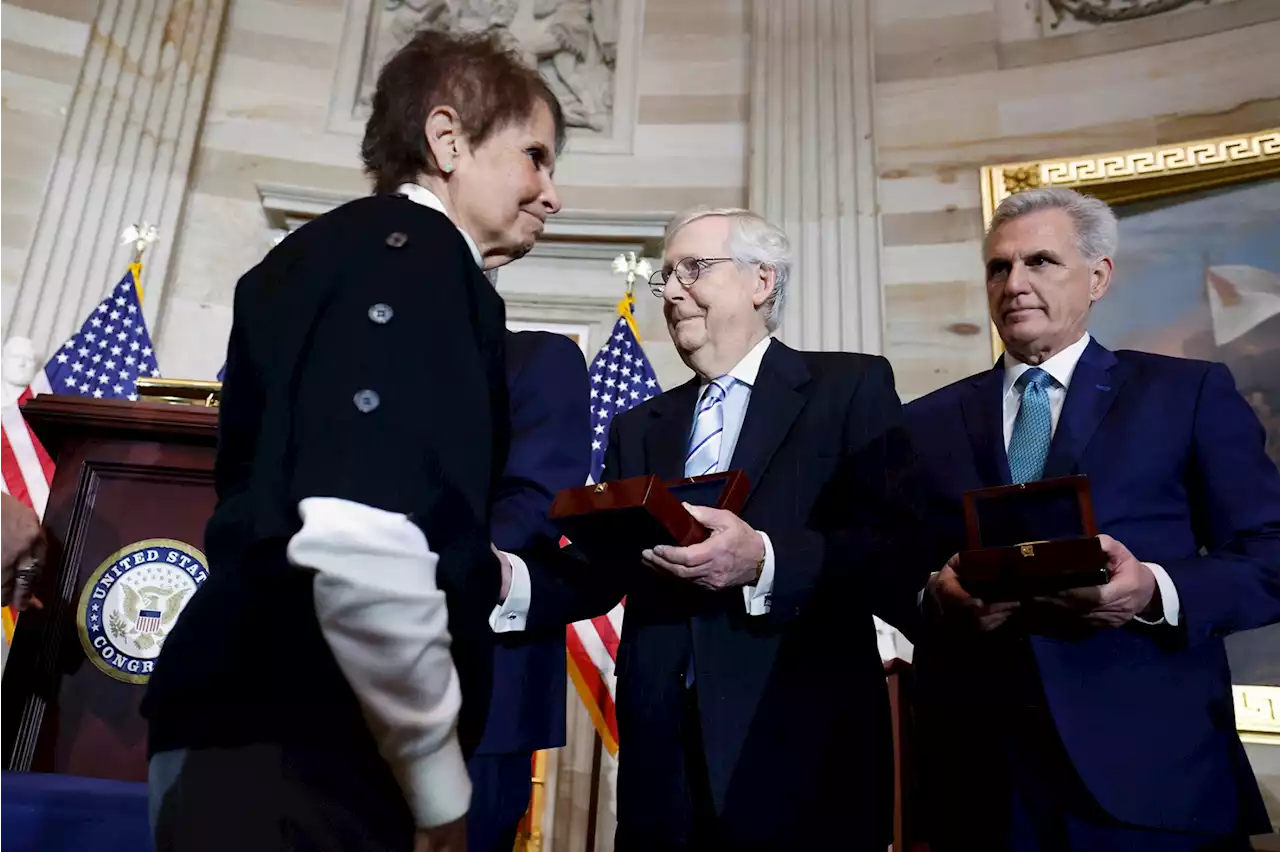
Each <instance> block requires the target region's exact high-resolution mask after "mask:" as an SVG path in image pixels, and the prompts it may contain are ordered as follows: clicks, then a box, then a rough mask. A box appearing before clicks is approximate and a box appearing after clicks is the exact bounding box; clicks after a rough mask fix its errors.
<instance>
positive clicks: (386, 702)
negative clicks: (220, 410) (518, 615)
mask: <svg viewBox="0 0 1280 852" xmlns="http://www.w3.org/2000/svg"><path fill="white" fill-rule="evenodd" d="M298 513H299V515H300V516H301V518H302V529H301V530H299V531H298V533H297V534H296V535H294V536H293V538H292V539H290V541H289V547H288V555H289V561H290V562H291V563H292V564H293V565H295V566H298V567H299V568H303V569H308V570H311V571H314V572H315V575H316V576H315V584H314V598H315V609H316V617H317V619H318V621H319V623H320V630H321V633H322V634H323V635H324V638H325V641H326V642H327V643H328V645H329V648H330V649H331V650H332V652H333V656H334V659H335V660H336V661H337V663H338V666H339V668H341V670H342V673H343V675H344V676H345V677H346V679H347V682H348V683H349V684H351V688H352V690H353V691H354V692H355V694H356V696H357V697H358V698H359V699H360V705H361V708H362V710H363V711H364V716H365V719H366V721H367V723H368V725H369V729H370V730H371V731H372V732H373V735H374V737H375V739H376V740H377V742H378V747H379V751H380V752H381V754H382V757H383V759H384V760H386V761H387V764H388V765H389V766H390V767H391V770H392V772H393V773H394V775H395V777H396V780H397V781H398V782H399V784H400V788H401V789H402V790H403V791H404V795H405V799H406V801H407V802H408V804H409V808H410V810H411V811H412V813H413V816H414V820H415V822H416V824H417V825H418V826H421V827H427V828H430V827H433V826H437V825H443V824H444V823H447V822H452V821H453V820H456V819H458V818H460V817H462V816H464V815H465V814H466V812H467V808H468V806H469V805H470V802H471V781H470V779H469V778H468V777H467V770H466V765H465V763H464V762H463V759H462V750H461V748H460V747H459V745H458V735H457V721H458V711H459V709H460V708H461V706H462V689H461V687H460V685H459V683H458V673H457V671H456V670H455V669H454V665H453V657H452V656H451V655H450V653H449V644H450V637H449V627H448V625H449V612H448V608H447V604H446V600H445V594H444V592H443V591H441V590H440V588H439V587H438V586H437V585H436V565H437V563H438V562H439V557H438V556H437V555H436V554H435V553H432V552H431V549H430V547H429V546H428V543H427V539H426V536H424V535H423V534H422V530H421V528H419V527H418V526H417V525H416V524H414V523H413V522H412V521H410V520H409V519H408V518H407V517H405V516H404V515H401V514H398V513H395V512H386V511H383V510H381V509H375V508H373V507H371V506H366V505H364V504H361V503H355V502H352V501H349V500H340V499H337V498H334V497H308V498H307V499H305V500H302V501H301V502H300V503H299V504H298Z"/></svg>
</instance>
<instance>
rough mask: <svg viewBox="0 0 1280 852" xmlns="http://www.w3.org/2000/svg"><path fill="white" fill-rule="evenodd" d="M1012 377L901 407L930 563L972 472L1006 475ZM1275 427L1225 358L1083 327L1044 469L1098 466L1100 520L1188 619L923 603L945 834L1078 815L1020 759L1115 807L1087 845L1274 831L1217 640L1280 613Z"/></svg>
mask: <svg viewBox="0 0 1280 852" xmlns="http://www.w3.org/2000/svg"><path fill="white" fill-rule="evenodd" d="M1002 396H1003V366H1002V365H1001V364H997V365H996V366H995V368H994V369H992V370H990V371H988V372H986V373H982V374H979V375H977V376H973V377H971V378H968V379H965V380H963V381H960V382H957V383H955V384H953V385H950V386H949V387H946V388H943V389H941V390H939V391H936V392H935V393H932V394H930V395H929V396H926V397H924V398H923V399H920V400H917V401H915V402H913V403H911V404H910V405H908V406H907V408H906V412H907V424H908V429H909V431H910V433H911V440H912V444H913V446H914V448H915V450H916V452H917V454H918V457H919V459H920V464H921V466H922V470H921V474H922V479H923V482H924V487H925V489H926V493H925V502H926V507H927V508H926V511H927V515H928V521H927V523H928V526H929V528H930V530H931V532H932V533H933V534H934V535H935V536H936V537H937V544H938V551H937V553H936V554H935V558H936V561H935V563H934V565H935V567H941V565H942V564H943V561H945V560H946V559H947V558H948V557H949V556H950V555H951V554H952V553H954V552H956V551H958V550H960V549H962V548H963V546H964V545H963V541H964V530H963V517H962V513H961V498H962V494H963V492H965V491H966V490H968V489H972V488H978V487H983V486H991V485H999V484H1007V483H1008V482H1009V479H1010V477H1009V465H1008V460H1007V457H1006V453H1005V448H1004V436H1003V429H1002ZM1263 440H1264V437H1263V432H1262V429H1261V428H1260V425H1259V423H1258V420H1257V418H1256V417H1255V416H1254V414H1253V412H1252V411H1251V410H1250V409H1249V406H1248V404H1247V403H1246V402H1245V400H1244V399H1243V398H1242V397H1241V396H1240V394H1239V393H1238V392H1237V391H1236V389H1235V385H1234V382H1233V381H1232V378H1231V374H1230V372H1229V371H1228V370H1227V369H1226V368H1225V367H1224V366H1223V365H1221V364H1211V363H1207V362H1203V361H1191V360H1184V359H1178V358H1169V357H1164V356H1160V355H1152V354H1147V353H1142V352H1131V351H1121V352H1114V353H1113V352H1111V351H1109V350H1107V349H1106V348H1104V347H1103V346H1101V345H1100V344H1098V343H1097V341H1093V342H1091V343H1090V344H1089V346H1088V348H1087V349H1086V350H1085V352H1084V354H1083V355H1082V357H1081V359H1080V362H1079V365H1078V366H1077V368H1076V372H1075V373H1074V375H1073V376H1072V379H1071V384H1070V387H1069V389H1068V392H1067V397H1066V402H1065V404H1064V406H1063V410H1062V414H1061V417H1060V420H1059V422H1058V426H1057V430H1056V432H1055V434H1054V439H1053V443H1052V445H1051V447H1050V450H1049V456H1048V460H1047V462H1046V465H1045V471H1044V476H1045V478H1049V477H1054V476H1062V475H1067V474H1074V473H1083V474H1086V475H1088V477H1089V480H1090V485H1091V491H1092V495H1093V503H1094V509H1095V512H1096V517H1097V522H1098V529H1099V531H1100V532H1102V533H1106V534H1108V535H1111V536H1113V537H1114V538H1116V539H1117V540H1119V541H1120V542H1122V543H1123V544H1125V545H1126V546H1127V547H1128V548H1129V549H1130V550H1131V551H1132V552H1133V554H1134V556H1135V557H1137V558H1138V559H1139V560H1141V561H1144V562H1153V563H1158V564H1159V565H1161V566H1163V567H1164V568H1165V570H1166V571H1167V572H1168V573H1169V575H1170V577H1171V579H1172V580H1173V582H1174V584H1175V585H1176V587H1177V590H1178V595H1179V598H1180V602H1181V618H1180V621H1179V624H1178V626H1177V627H1173V626H1169V625H1160V626H1147V625H1143V624H1140V623H1130V624H1129V625H1127V626H1125V627H1123V628H1115V629H1108V630H1101V631H1098V632H1093V633H1090V634H1087V635H1085V636H1076V637H1074V638H1067V637H1065V636H1062V635H1060V634H1055V635H1054V636H1048V635H1041V634H1038V633H1036V632H1035V630H1034V627H1031V629H1028V625H1027V623H1025V622H1023V623H1019V622H1018V621H1017V620H1016V619H1015V620H1011V621H1010V622H1007V623H1006V625H1005V626H1003V627H1001V628H999V629H997V630H996V631H994V632H992V633H990V634H975V633H965V632H963V631H956V630H951V629H949V628H948V627H947V626H946V625H945V624H943V623H941V620H937V621H934V620H930V624H929V626H928V628H927V629H926V631H925V632H924V634H923V636H922V639H921V641H920V643H919V644H918V647H917V654H916V674H917V677H918V689H919V701H918V714H919V720H918V721H919V725H920V728H921V736H922V739H921V745H920V753H921V759H922V761H924V766H923V767H922V769H923V771H924V773H925V777H926V778H927V779H929V780H928V784H927V786H928V788H929V790H930V791H931V799H932V801H931V802H930V806H929V808H927V809H926V811H927V812H931V816H932V817H933V818H934V823H935V824H934V826H933V834H934V838H933V839H934V844H935V849H944V850H945V849H968V848H983V849H1000V848H1015V849H1039V848H1045V847H1043V846H1041V845H1038V844H1037V843H1036V842H1034V841H1025V840H1014V841H1010V839H1009V838H1010V836H1011V835H1012V836H1014V837H1021V838H1026V837H1028V836H1031V835H1034V834H1036V833H1041V834H1042V835H1043V834H1045V833H1047V835H1048V836H1050V837H1053V836H1054V835H1055V832H1057V833H1058V834H1062V833H1063V832H1065V831H1066V829H1065V828H1064V827H1063V823H1061V822H1060V821H1059V822H1058V823H1056V824H1055V823H1054V820H1057V819H1058V817H1057V816H1046V817H1045V820H1044V821H1040V822H1038V821H1037V820H1038V819H1039V818H1038V817H1036V816H1035V814H1034V812H1035V810H1036V809H1035V807H1034V806H1032V805H1029V804H1028V801H1027V800H1026V798H1025V795H1024V790H1025V788H1023V787H1022V786H1021V785H1022V784H1023V779H1025V778H1028V777H1031V775H1034V774H1036V773H1040V776H1039V777H1041V778H1043V776H1044V773H1046V772H1048V773H1052V774H1055V778H1054V779H1053V780H1052V782H1051V784H1052V786H1053V789H1054V790H1055V793H1054V795H1055V796H1057V797H1059V798H1058V801H1056V802H1050V803H1049V809H1050V810H1054V809H1056V808H1059V807H1065V808H1067V809H1068V810H1071V811H1072V812H1073V813H1075V814H1077V815H1079V814H1084V815H1085V819H1086V821H1092V822H1095V823H1097V824H1098V825H1102V826H1106V828H1104V830H1103V831H1104V833H1103V834H1099V835H1097V836H1098V837H1105V838H1112V839H1109V840H1104V841H1102V842H1101V846H1100V845H1099V844H1098V843H1093V842H1092V841H1087V842H1089V843H1090V844H1091V845H1093V846H1094V848H1095V849H1098V848H1102V847H1106V846H1107V844H1109V843H1111V842H1112V840H1114V838H1118V837H1124V838H1126V839H1124V840H1123V841H1122V842H1121V845H1122V846H1123V847H1124V848H1147V847H1146V846H1144V845H1143V844H1148V845H1150V843H1151V842H1152V838H1157V837H1158V838H1163V839H1162V840H1160V841H1159V843H1160V845H1159V847H1158V848H1163V849H1173V848H1183V847H1181V846H1178V845H1176V842H1175V841H1173V840H1170V838H1171V837H1172V836H1173V835H1168V834H1165V832H1187V833H1192V834H1195V835H1201V836H1220V837H1221V836H1235V837H1237V838H1239V837H1242V836H1244V835H1247V834H1250V833H1261V832H1265V831H1269V824H1268V822H1267V819H1266V815H1265V813H1264V810H1263V806H1262V800H1261V798H1260V796H1259V794H1258V789H1257V785H1256V783H1255V780H1254V777H1253V773H1252V771H1251V770H1250V767H1249V763H1248V761H1247V759H1246V757H1245V754H1244V750H1243V748H1242V746H1241V744H1240V740H1239V738H1238V736H1237V734H1236V730H1235V722H1234V717H1233V711H1232V706H1233V705H1232V695H1231V677H1230V673H1229V671H1228V668H1227V656H1226V651H1225V648H1224V645H1223V637H1224V636H1226V635H1228V634H1230V633H1234V632H1236V631H1240V630H1248V629H1250V628H1255V627H1259V626H1262V625H1266V624H1271V623H1274V622H1277V621H1280V474H1278V473H1277V471H1276V467H1275V465H1274V464H1273V463H1272V462H1271V461H1270V460H1269V459H1268V458H1267V457H1266V455H1265V454H1264V451H1263ZM1028 744H1030V745H1028ZM1028 773H1030V774H1028ZM1019 802H1020V804H1019ZM1020 813H1021V814H1022V816H1018V814H1020ZM1028 813H1030V814H1031V816H1029V817H1028V816H1027V814H1028ZM1046 813H1047V811H1046ZM1059 816H1060V815H1059ZM1020 820H1021V825H1019V821H1020ZM1113 829H1114V831H1113ZM1020 832H1021V833H1020ZM1106 832H1112V833H1110V834H1107V833H1106ZM1068 833H1069V832H1068ZM1091 836H1093V835H1088V834H1087V833H1086V834H1081V835H1076V834H1071V838H1077V837H1078V838H1080V839H1071V838H1067V837H1066V835H1065V834H1063V836H1062V837H1060V838H1059V839H1058V840H1057V841H1055V843H1059V844H1062V845H1060V846H1056V847H1050V848H1064V849H1066V848H1078V844H1083V843H1084V842H1086V841H1085V840H1084V839H1083V838H1086V837H1091ZM1041 839H1042V840H1043V837H1042V838H1041ZM1182 839H1187V838H1185V837H1184V838H1182ZM1201 839H1203V838H1201ZM1117 842H1119V841H1117ZM1177 842H1181V840H1179V841H1177ZM1188 842H1189V843H1190V844H1191V845H1189V846H1187V847H1186V848H1196V849H1199V848H1209V847H1205V846H1203V844H1201V845H1196V843H1199V842H1200V841H1197V840H1188ZM975 844H976V845H975ZM1215 848H1216V847H1215Z"/></svg>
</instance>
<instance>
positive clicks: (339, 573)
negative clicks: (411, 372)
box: [288, 184, 529, 827]
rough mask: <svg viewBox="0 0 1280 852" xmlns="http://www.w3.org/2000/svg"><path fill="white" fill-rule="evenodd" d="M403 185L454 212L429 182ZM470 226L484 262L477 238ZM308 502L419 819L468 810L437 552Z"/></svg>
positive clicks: (384, 739)
mask: <svg viewBox="0 0 1280 852" xmlns="http://www.w3.org/2000/svg"><path fill="white" fill-rule="evenodd" d="M399 191H400V192H401V193H403V194H404V195H406V196H408V197H409V199H410V200H412V201H414V202H416V203H418V204H421V205H423V206H425V207H430V208H432V209H433V210H438V211H440V212H441V213H445V208H444V204H443V203H442V202H441V201H440V199H439V198H437V197H436V195H435V194H434V193H432V192H430V191H429V190H427V189H425V188H423V187H421V186H417V185H415V184H405V185H403V186H401V187H400V188H399ZM461 233H462V236H463V238H464V239H465V240H466V241H467V245H468V247H470V249H471V253H472V256H473V257H474V258H475V261H476V264H477V265H480V264H481V257H480V250H479V248H478V247H477V246H476V243H475V241H474V240H472V239H471V237H470V236H469V235H468V234H467V233H466V232H465V231H462V232H461ZM298 513H299V516H300V517H301V518H302V529H301V530H299V531H298V532H297V534H295V535H294V536H293V538H292V539H290V541H289V547H288V555H289V561H290V562H291V563H292V564H293V565H296V566H298V567H300V568H305V569H308V570H311V571H314V572H315V574H316V577H315V591H314V596H315V608H316V618H317V620H318V621H319V623H320V631H321V633H322V634H323V635H324V638H325V641H326V642H327V643H328V645H329V648H330V649H331V650H332V652H333V656H334V659H335V660H337V662H338V666H339V667H340V668H341V669H342V672H343V674H344V675H345V676H346V678H347V682H348V683H350V684H351V688H352V690H353V691H354V692H355V694H356V695H357V697H359V699H360V705H361V707H362V709H363V711H364V715H365V718H366V720H367V721H368V724H369V728H370V730H371V731H372V732H373V734H374V736H375V737H376V738H377V741H378V746H379V751H380V752H381V754H382V757H383V759H385V760H386V761H387V763H388V764H390V766H391V769H392V772H393V773H394V775H395V777H396V779H397V780H398V782H399V784H400V787H401V789H402V790H403V791H404V794H405V799H406V800H407V801H408V803H409V807H410V810H411V811H412V812H413V816H414V820H415V822H416V824H417V825H418V826H422V827H432V826H437V825H443V824H444V823H447V822H451V821H453V820H456V819H458V818H460V817H462V816H464V815H465V814H466V812H467V808H468V807H469V806H470V803H471V781H470V779H469V777H468V776H467V768H466V762H465V761H464V760H463V757H462V749H461V747H460V745H459V743H458V734H457V721H458V711H459V708H460V707H461V706H462V691H461V688H460V686H459V683H458V673H457V670H456V669H455V668H454V665H453V658H452V656H450V653H449V645H450V642H451V639H450V636H449V630H448V622H449V613H448V608H447V605H446V600H445V594H444V592H442V591H441V590H440V589H439V587H438V586H437V584H436V565H437V563H438V562H439V557H438V556H437V555H436V554H435V553H434V552H432V550H431V547H430V544H429V543H428V541H427V539H426V536H425V535H423V533H422V529H421V528H420V527H418V525H417V524H415V523H413V522H412V521H410V520H409V519H408V518H407V517H406V516H405V515H402V514H398V513H395V512H387V511H383V510H381V509H376V508H373V507H371V506H366V505H364V504H362V503H356V502H353V501H350V500H341V499H338V498H334V497H308V498H306V499H304V500H302V501H301V502H300V503H299V504H298ZM528 583H529V581H528V578H527V577H526V578H525V585H526V586H528ZM513 585H514V584H513Z"/></svg>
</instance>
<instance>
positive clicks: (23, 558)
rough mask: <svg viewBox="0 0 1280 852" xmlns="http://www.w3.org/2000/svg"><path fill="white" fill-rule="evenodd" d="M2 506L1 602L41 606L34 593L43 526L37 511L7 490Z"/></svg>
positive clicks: (0, 496)
mask: <svg viewBox="0 0 1280 852" xmlns="http://www.w3.org/2000/svg"><path fill="white" fill-rule="evenodd" d="M0 500H3V508H2V510H0V516H2V517H3V525H4V530H3V549H4V553H3V561H4V565H3V568H4V582H3V601H2V602H0V605H3V606H10V605H12V606H13V607H14V608H15V609H17V610H24V609H26V608H27V607H28V606H34V607H35V608H37V609H39V608H40V601H39V600H38V599H37V598H36V597H35V596H34V594H33V592H34V590H35V585H36V582H37V581H38V580H39V579H40V569H41V566H42V564H43V563H44V555H45V549H46V544H45V537H44V528H43V527H41V526H40V519H39V518H38V517H36V513H35V512H33V511H32V510H31V509H30V508H28V507H27V506H26V505H25V504H23V503H21V502H19V501H18V500H17V499H16V498H15V497H13V496H11V495H10V494H8V493H7V492H5V493H4V494H0Z"/></svg>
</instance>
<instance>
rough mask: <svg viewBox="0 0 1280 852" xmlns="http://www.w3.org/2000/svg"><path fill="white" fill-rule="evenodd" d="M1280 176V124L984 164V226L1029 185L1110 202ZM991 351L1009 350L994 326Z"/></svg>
mask: <svg viewBox="0 0 1280 852" xmlns="http://www.w3.org/2000/svg"><path fill="white" fill-rule="evenodd" d="M1278 176H1280V127H1273V128H1269V129H1267V130H1259V131H1257V132H1255V133H1244V134H1237V135H1234V136H1219V137H1217V138H1216V139H1198V140H1195V141H1193V142H1182V143H1179V144H1176V145H1159V146H1157V147H1154V148H1133V149H1130V150H1128V151H1111V152H1108V153H1105V154H1084V155H1081V156H1078V157H1068V158H1065V159H1060V160H1031V161H1028V162H1023V163H998V164H996V165H992V166H983V167H982V175H981V180H980V185H981V188H982V229H983V232H984V233H985V232H986V229H987V226H988V225H989V224H990V223H991V217H992V216H993V215H995V211H996V207H998V206H999V205H1000V202H1001V201H1004V200H1005V199H1006V198H1008V197H1009V196H1010V195H1013V194H1014V193H1016V192H1021V191H1023V190H1024V189H1035V188H1037V187H1045V186H1061V187H1068V188H1070V189H1078V190H1080V191H1082V192H1086V193H1088V194H1089V195H1092V196H1094V197H1095V198H1100V199H1101V200H1103V201H1105V202H1107V203H1108V204H1123V203H1126V202H1129V201H1142V200H1146V199H1152V198H1161V197H1164V196H1168V195H1177V194H1179V193H1184V192H1194V191H1196V190H1202V189H1212V188H1214V187H1219V186H1229V185H1231V184H1236V183H1244V182H1246V181H1252V180H1260V179H1263V178H1270V177H1278ZM991 351H992V355H993V357H994V358H999V357H1000V354H1001V353H1002V352H1003V351H1004V347H1003V346H1002V345H1001V344H1000V335H998V334H997V333H996V330H995V326H994V325H993V326H992V327H991Z"/></svg>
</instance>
